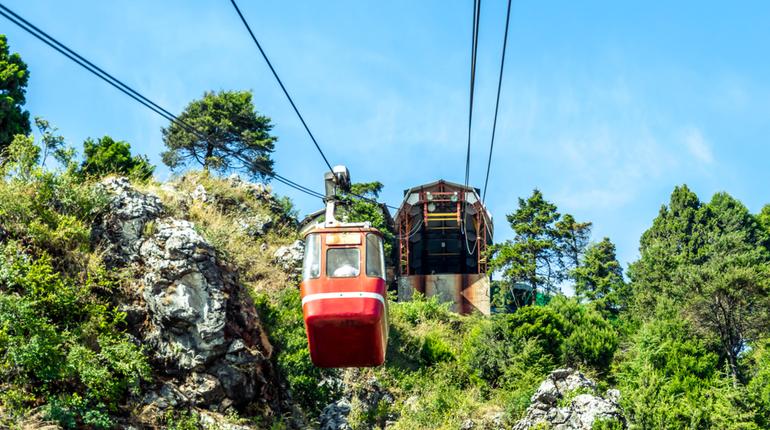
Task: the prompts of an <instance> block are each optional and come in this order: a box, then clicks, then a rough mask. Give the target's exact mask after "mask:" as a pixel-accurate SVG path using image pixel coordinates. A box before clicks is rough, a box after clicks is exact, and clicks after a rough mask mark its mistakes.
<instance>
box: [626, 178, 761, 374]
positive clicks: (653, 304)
mask: <svg viewBox="0 0 770 430" xmlns="http://www.w3.org/2000/svg"><path fill="white" fill-rule="evenodd" d="M764 237H765V236H764V235H763V232H762V230H761V228H760V222H759V221H758V217H756V216H754V215H752V214H751V213H750V212H749V211H748V209H746V207H745V206H743V204H741V202H739V201H738V200H736V199H734V198H733V197H732V196H730V195H729V194H727V193H717V194H715V195H714V197H713V198H712V199H711V201H710V202H708V203H702V202H701V201H700V200H699V199H698V197H697V196H696V195H695V193H693V192H692V191H691V190H690V189H689V188H687V187H686V186H681V187H677V188H675V189H674V192H673V193H672V195H671V201H670V203H669V205H668V206H663V207H662V208H661V210H660V212H659V214H658V217H657V218H656V219H655V220H654V221H653V225H652V227H651V228H650V229H649V230H647V231H646V232H645V233H644V234H643V235H642V240H641V245H640V249H639V250H640V254H641V257H640V259H639V260H638V261H636V262H634V263H633V264H632V265H631V266H630V269H629V276H630V277H631V281H632V283H631V287H632V291H633V294H634V302H635V306H636V308H637V309H636V312H635V314H636V316H637V317H638V318H640V319H642V320H645V319H648V318H649V316H650V315H655V309H656V308H657V306H658V303H659V302H661V300H670V301H673V302H674V303H676V304H677V305H678V306H679V307H681V309H682V311H683V312H682V316H683V317H686V318H687V319H688V320H689V321H691V322H692V325H693V330H695V331H696V332H698V333H699V334H700V335H701V336H704V337H706V338H708V339H711V340H713V341H714V343H715V344H716V345H719V347H718V350H716V351H714V352H715V353H717V354H718V356H719V358H720V360H722V362H724V363H725V364H726V365H727V366H728V367H729V369H730V372H731V374H732V376H733V378H734V379H735V380H736V381H737V380H742V379H743V372H742V370H741V368H740V365H739V357H740V353H741V351H743V350H744V348H745V347H746V346H747V345H748V343H749V342H751V341H754V340H756V339H758V338H759V337H760V336H761V335H762V334H763V333H766V331H767V330H768V329H769V328H770V314H769V310H770V277H769V274H770V273H769V272H768V264H770V253H768V249H767V248H766V247H765V245H764V242H763V239H764Z"/></svg>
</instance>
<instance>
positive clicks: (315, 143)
mask: <svg viewBox="0 0 770 430" xmlns="http://www.w3.org/2000/svg"><path fill="white" fill-rule="evenodd" d="M230 3H232V4H233V7H234V8H235V11H236V12H238V16H239V17H240V18H241V21H242V22H243V25H244V26H245V27H246V30H248V32H249V35H250V36H251V40H253V41H254V44H255V45H257V49H259V53H260V54H262V58H264V59H265V62H266V63H267V66H268V67H269V68H270V71H271V72H273V76H275V80H276V81H278V85H280V86H281V89H282V90H283V93H284V94H285V95H286V98H287V99H289V103H291V107H292V108H293V109H294V112H295V113H296V114H297V116H298V117H299V120H300V122H302V126H303V127H305V131H307V134H308V136H310V140H312V141H313V144H314V145H315V147H316V149H317V150H318V153H319V154H321V158H323V160H324V163H326V166H327V167H328V168H329V170H330V171H331V170H334V169H332V165H331V164H330V163H329V160H328V159H326V154H324V152H323V150H322V149H321V145H319V144H318V141H317V140H316V138H315V136H313V133H312V132H311V131H310V127H308V125H307V123H306V122H305V118H303V117H302V114H301V113H299V109H297V105H296V104H294V100H293V99H292V98H291V96H290V95H289V91H287V90H286V87H285V86H284V85H283V81H281V78H280V77H279V76H278V72H276V71H275V68H274V67H273V64H272V63H271V62H270V59H269V58H267V54H265V50H264V49H262V45H260V44H259V41H258V40H257V37H256V36H255V35H254V32H253V31H251V26H250V25H249V23H248V21H246V18H245V17H244V16H243V13H241V9H240V8H239V7H238V4H237V3H236V2H235V0H230Z"/></svg>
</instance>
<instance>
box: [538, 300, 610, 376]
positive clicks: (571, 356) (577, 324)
mask: <svg viewBox="0 0 770 430" xmlns="http://www.w3.org/2000/svg"><path fill="white" fill-rule="evenodd" d="M548 308H550V309H553V310H554V311H555V312H556V313H558V314H559V315H561V316H562V317H564V320H565V324H564V332H563V333H564V336H565V339H564V344H563V347H562V354H563V356H562V361H563V362H564V363H565V364H566V365H568V366H581V365H585V366H590V367H592V368H594V369H597V370H601V371H606V370H607V369H608V368H609V365H610V362H611V361H612V357H613V356H614V354H615V350H616V349H617V347H618V336H617V333H616V332H615V329H614V328H613V326H612V324H611V323H610V322H609V321H607V320H606V319H604V317H603V316H602V314H601V313H599V312H598V311H597V310H596V309H595V308H593V307H592V306H590V305H582V304H580V303H578V302H577V300H575V299H568V298H566V297H561V296H560V297H555V298H554V299H553V300H552V301H551V302H550V303H549V304H548Z"/></svg>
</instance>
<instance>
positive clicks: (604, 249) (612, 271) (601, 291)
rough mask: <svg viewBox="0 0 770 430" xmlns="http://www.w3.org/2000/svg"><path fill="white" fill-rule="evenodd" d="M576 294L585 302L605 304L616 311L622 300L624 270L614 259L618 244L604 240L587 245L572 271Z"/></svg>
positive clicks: (607, 239)
mask: <svg viewBox="0 0 770 430" xmlns="http://www.w3.org/2000/svg"><path fill="white" fill-rule="evenodd" d="M572 278H573V279H574V280H575V295H576V296H577V297H578V298H579V299H582V300H587V301H592V302H599V301H600V302H602V303H603V304H604V305H605V306H606V308H607V309H608V310H613V311H617V310H618V308H619V307H620V305H621V302H625V300H623V297H621V296H622V295H623V293H624V291H623V290H624V285H625V282H624V280H623V268H622V267H621V266H620V263H619V262H618V260H617V257H616V256H615V244H613V243H612V241H610V239H609V238H608V237H605V238H604V239H602V240H601V241H600V242H597V243H592V244H590V245H588V247H587V248H586V250H585V255H584V256H583V259H582V261H581V264H580V265H579V266H577V267H576V268H575V269H574V270H573V271H572Z"/></svg>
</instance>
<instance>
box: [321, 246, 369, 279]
mask: <svg viewBox="0 0 770 430" xmlns="http://www.w3.org/2000/svg"><path fill="white" fill-rule="evenodd" d="M360 260H361V258H360V254H359V252H358V248H330V249H329V250H328V251H326V276H330V277H332V278H355V277H356V276H358V274H359V273H360V271H361V269H360V267H361V263H360Z"/></svg>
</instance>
